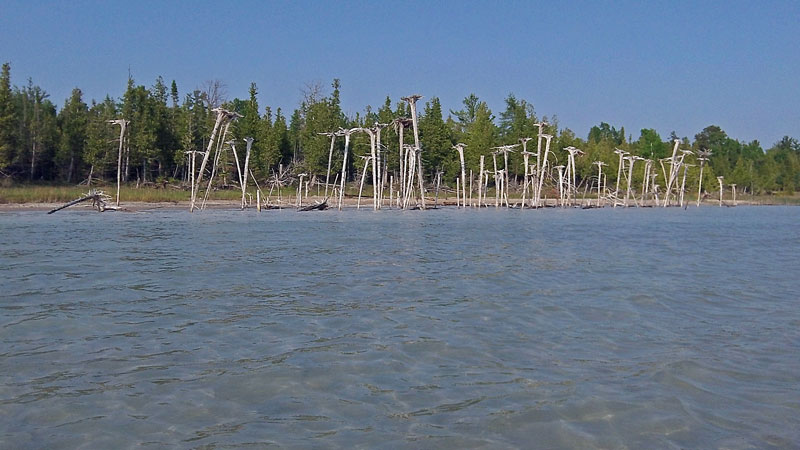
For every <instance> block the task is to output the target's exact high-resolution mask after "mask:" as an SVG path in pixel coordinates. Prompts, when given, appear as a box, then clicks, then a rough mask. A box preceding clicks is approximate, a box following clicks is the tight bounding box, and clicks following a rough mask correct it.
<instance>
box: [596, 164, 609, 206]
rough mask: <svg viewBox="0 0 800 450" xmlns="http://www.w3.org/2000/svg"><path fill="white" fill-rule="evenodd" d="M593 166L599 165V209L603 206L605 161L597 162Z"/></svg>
mask: <svg viewBox="0 0 800 450" xmlns="http://www.w3.org/2000/svg"><path fill="white" fill-rule="evenodd" d="M593 164H596V165H597V207H598V208H599V207H600V206H601V203H600V202H601V201H602V199H603V191H602V187H601V186H602V184H603V166H605V165H606V163H604V162H603V161H595V162H594V163H593Z"/></svg>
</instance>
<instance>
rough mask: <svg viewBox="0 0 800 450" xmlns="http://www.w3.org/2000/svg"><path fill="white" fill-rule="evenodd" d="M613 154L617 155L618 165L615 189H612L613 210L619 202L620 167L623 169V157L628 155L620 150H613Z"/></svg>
mask: <svg viewBox="0 0 800 450" xmlns="http://www.w3.org/2000/svg"><path fill="white" fill-rule="evenodd" d="M614 153H616V154H617V155H619V165H618V166H617V187H616V188H614V208H616V207H617V200H619V181H620V180H621V179H622V167H623V163H622V161H623V158H624V157H625V155H627V154H628V152H626V151H625V150H622V149H621V148H615V149H614Z"/></svg>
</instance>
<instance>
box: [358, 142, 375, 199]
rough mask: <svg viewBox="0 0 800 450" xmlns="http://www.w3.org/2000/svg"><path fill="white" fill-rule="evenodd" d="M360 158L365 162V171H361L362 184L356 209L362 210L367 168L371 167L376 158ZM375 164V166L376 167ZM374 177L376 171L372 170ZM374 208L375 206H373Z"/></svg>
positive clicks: (367, 156)
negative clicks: (362, 194)
mask: <svg viewBox="0 0 800 450" xmlns="http://www.w3.org/2000/svg"><path fill="white" fill-rule="evenodd" d="M358 157H359V158H361V159H363V160H364V169H363V170H362V171H361V184H360V185H359V188H358V202H357V203H356V209H361V193H362V192H364V179H365V178H367V167H369V163H370V162H371V161H374V160H375V159H374V157H373V156H370V155H358ZM374 165H375V164H373V166H374ZM372 172H373V175H374V172H375V169H374V168H373V169H372ZM373 206H374V204H373Z"/></svg>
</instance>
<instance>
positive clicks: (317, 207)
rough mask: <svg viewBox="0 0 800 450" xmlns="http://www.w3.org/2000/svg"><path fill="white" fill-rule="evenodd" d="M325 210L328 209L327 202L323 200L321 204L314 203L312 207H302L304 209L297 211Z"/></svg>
mask: <svg viewBox="0 0 800 450" xmlns="http://www.w3.org/2000/svg"><path fill="white" fill-rule="evenodd" d="M325 209H328V201H327V200H325V201H324V202H322V203H314V204H313V205H308V206H304V207H302V208H300V209H298V211H315V210H317V211H322V210H325Z"/></svg>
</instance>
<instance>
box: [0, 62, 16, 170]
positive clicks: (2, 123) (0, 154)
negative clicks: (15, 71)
mask: <svg viewBox="0 0 800 450" xmlns="http://www.w3.org/2000/svg"><path fill="white" fill-rule="evenodd" d="M15 137H16V136H15V133H14V103H13V100H12V98H11V65H10V64H9V63H5V64H3V69H2V72H1V73H0V174H2V173H4V172H5V171H6V170H8V169H9V167H10V166H11V163H12V162H13V161H14V157H15V155H16V139H15Z"/></svg>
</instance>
